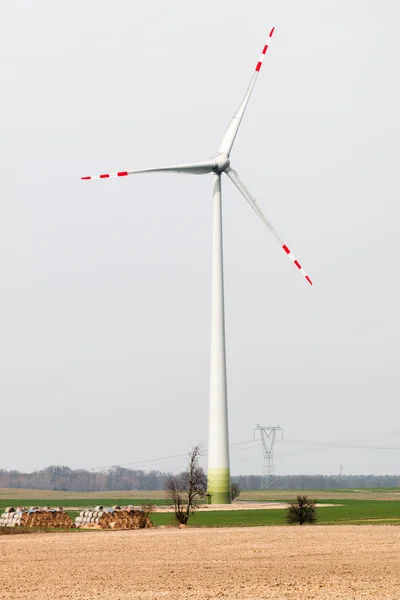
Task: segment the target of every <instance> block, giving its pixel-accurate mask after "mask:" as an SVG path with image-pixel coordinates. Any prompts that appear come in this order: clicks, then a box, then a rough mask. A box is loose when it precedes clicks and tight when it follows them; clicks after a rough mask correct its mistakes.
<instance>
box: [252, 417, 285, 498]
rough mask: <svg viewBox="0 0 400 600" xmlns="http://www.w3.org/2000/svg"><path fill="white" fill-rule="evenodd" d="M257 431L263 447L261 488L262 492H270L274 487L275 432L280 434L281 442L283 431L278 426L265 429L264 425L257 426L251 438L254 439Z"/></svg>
mask: <svg viewBox="0 0 400 600" xmlns="http://www.w3.org/2000/svg"><path fill="white" fill-rule="evenodd" d="M257 431H259V432H260V438H261V442H262V447H263V454H264V468H263V472H262V476H261V488H260V489H262V490H272V489H273V488H274V487H275V469H274V447H275V441H276V433H277V431H281V432H282V438H281V439H282V440H283V429H282V428H281V427H279V425H277V426H275V427H267V426H264V425H258V424H257V427H255V428H254V430H253V438H254V439H256V435H257Z"/></svg>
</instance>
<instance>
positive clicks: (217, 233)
mask: <svg viewBox="0 0 400 600" xmlns="http://www.w3.org/2000/svg"><path fill="white" fill-rule="evenodd" d="M274 30H275V27H273V28H272V29H271V31H270V33H269V36H268V41H267V44H265V46H264V48H263V50H262V53H261V56H260V59H259V61H258V62H257V65H256V68H255V71H254V73H253V77H252V78H251V81H250V84H249V87H248V88H247V91H246V93H245V95H244V98H243V100H242V102H241V103H240V105H239V107H238V109H237V111H236V112H235V114H234V115H233V117H232V119H231V120H230V122H229V124H228V127H227V128H226V131H225V133H224V135H223V137H222V140H221V144H220V147H219V150H218V153H217V154H216V155H215V156H214V157H213V158H209V159H208V160H205V161H202V162H195V163H188V164H183V165H170V166H166V167H152V168H148V169H141V170H135V171H118V172H117V173H104V174H102V175H95V176H89V177H82V179H108V178H110V177H126V176H127V175H137V174H140V173H187V174H190V175H206V174H207V173H213V176H214V188H213V194H214V208H213V258H212V261H213V262H212V313H211V358H210V408H209V440H208V491H209V493H210V495H211V502H212V504H230V502H231V485H230V484H231V480H230V467H229V437H228V403H227V383H226V354H225V316H224V280H223V252H222V205H221V176H222V174H223V173H225V174H226V175H227V176H228V177H229V179H230V180H231V181H232V182H233V183H234V185H235V186H236V187H237V188H238V190H239V192H240V193H241V194H242V195H243V196H244V198H245V199H246V200H247V202H248V203H249V204H250V206H251V208H252V209H253V210H254V211H255V212H256V213H257V215H258V216H259V218H260V219H261V221H262V222H263V223H264V225H265V226H266V227H267V229H269V231H270V232H271V233H272V235H273V236H274V238H275V239H276V240H277V241H278V242H279V244H280V245H281V247H282V249H283V250H284V251H285V253H286V254H287V255H288V256H289V258H290V259H291V260H292V261H293V262H294V264H295V265H296V267H297V268H298V269H299V271H300V272H301V273H302V274H303V275H304V277H305V278H306V280H307V281H308V283H309V284H310V285H312V282H311V279H310V278H309V276H308V275H307V273H306V272H305V271H304V269H303V268H302V266H301V265H300V263H299V262H298V261H297V260H296V259H295V257H294V256H293V254H292V253H291V251H290V250H289V248H288V246H286V244H285V243H284V242H283V240H282V239H281V238H280V237H279V235H278V234H277V232H276V231H275V229H274V227H273V226H272V225H271V223H270V222H269V221H268V220H267V219H266V217H265V216H264V214H263V212H262V211H261V208H260V207H259V206H258V204H257V202H256V199H255V198H254V196H253V195H252V194H251V193H250V192H249V190H248V189H247V187H246V186H245V184H244V183H243V181H242V180H241V179H240V178H239V175H238V174H237V172H236V171H234V170H233V169H232V167H231V163H230V155H231V150H232V146H233V144H234V141H235V138H236V134H237V132H238V129H239V126H240V123H241V121H242V118H243V115H244V113H245V110H246V108H247V105H248V102H249V100H250V96H251V93H252V91H253V88H254V85H255V83H256V80H257V77H258V74H259V72H260V69H261V66H262V64H263V60H264V58H265V55H266V53H267V50H268V47H269V45H270V42H271V38H272V36H273V33H274Z"/></svg>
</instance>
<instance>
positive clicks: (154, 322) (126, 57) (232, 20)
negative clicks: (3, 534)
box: [0, 0, 400, 474]
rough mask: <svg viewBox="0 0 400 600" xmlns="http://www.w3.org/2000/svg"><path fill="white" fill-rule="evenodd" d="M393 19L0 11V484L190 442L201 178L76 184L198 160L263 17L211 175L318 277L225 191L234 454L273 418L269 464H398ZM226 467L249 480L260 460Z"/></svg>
mask: <svg viewBox="0 0 400 600" xmlns="http://www.w3.org/2000/svg"><path fill="white" fill-rule="evenodd" d="M398 17H399V9H398V6H397V3H395V2H394V0H393V1H390V0H383V1H381V2H378V1H372V0H340V1H339V0H337V1H336V2H335V1H333V0H325V1H324V2H321V1H320V0H304V1H303V2H299V1H298V0H280V1H279V2H278V1H277V0H273V1H272V0H271V1H268V0H262V1H258V0H257V1H253V2H252V1H250V2H237V1H232V0H230V1H228V0H221V1H219V2H215V1H214V2H211V1H210V0H203V1H202V2H201V3H200V2H198V3H192V2H187V1H184V0H170V1H169V2H165V1H162V0H152V2H131V1H128V0H112V1H111V0H80V1H79V2H78V1H76V0H71V1H70V2H54V1H53V0H36V1H35V2H28V1H22V0H5V1H4V2H3V3H2V14H1V17H0V18H1V24H0V64H1V67H0V68H1V71H0V73H1V94H0V134H1V137H0V140H1V141H0V171H1V179H0V336H1V344H0V397H1V433H0V456H1V460H0V468H1V467H2V468H7V469H11V468H15V469H19V470H33V469H38V468H42V467H44V466H47V465H49V464H67V465H69V466H71V467H88V468H91V467H100V466H108V465H114V464H121V463H130V462H137V463H138V465H137V466H140V465H139V462H140V461H145V460H148V459H153V458H157V459H158V458H163V457H170V456H175V455H181V454H184V453H185V452H186V451H187V450H188V449H189V448H190V447H191V445H193V444H194V443H196V442H201V443H202V444H203V445H204V446H205V447H206V446H207V435H208V387H209V338H210V332H209V329H210V308H211V300H210V294H211V233H212V221H211V217H212V176H211V175H208V176H203V177H193V176H192V177H190V176H183V175H179V176H174V175H149V176H138V177H129V178H124V179H114V180H106V181H94V182H85V181H81V180H80V177H81V176H82V175H89V174H97V173H102V172H107V171H118V170H125V169H135V168H141V167H147V166H157V165H163V164H168V163H174V162H192V161H197V160H204V159H206V158H208V157H209V156H210V155H211V154H213V153H214V152H215V151H216V150H217V148H218V145H219V141H220V138H221V135H222V133H223V131H224V129H225V126H226V124H227V122H228V121H229V119H230V117H231V116H232V114H233V112H234V110H235V109H236V106H237V105H238V103H239V102H240V100H241V98H242V96H243V94H244V92H245V89H246V87H247V85H248V82H249V80H250V77H251V76H252V74H253V69H254V66H255V64H256V62H257V60H258V57H259V55H260V51H261V49H262V47H263V45H264V43H265V41H266V38H267V36H268V33H269V31H270V29H271V27H272V26H276V31H275V35H274V38H273V44H272V45H271V48H270V50H269V51H268V55H267V58H266V60H265V62H264V67H263V69H262V70H261V73H260V76H259V78H258V81H257V85H256V88H255V90H254V93H253V96H252V99H251V102H250V104H249V108H248V111H247V113H246V115H245V118H244V120H243V123H242V126H241V129H240V132H239V134H238V137H237V140H236V144H235V147H234V150H233V152H232V157H231V158H232V165H233V167H234V168H235V169H236V170H237V171H238V172H239V174H240V175H241V177H242V178H243V180H244V181H245V183H246V184H247V185H248V187H249V188H250V189H251V190H252V191H253V193H254V194H255V195H256V197H257V198H258V199H259V202H260V205H261V206H262V208H263V210H264V212H265V214H266V215H267V217H268V218H269V219H270V220H271V221H272V223H273V224H274V225H275V227H276V229H277V231H278V233H279V234H280V235H281V236H282V237H283V239H284V241H285V242H286V243H287V245H288V246H289V247H290V248H291V249H292V250H293V252H294V254H295V256H296V257H297V258H298V259H299V261H300V262H301V263H302V264H303V266H304V267H305V269H306V271H307V272H308V273H309V275H310V277H311V279H312V280H313V281H314V286H313V287H310V286H309V285H308V284H307V283H306V282H305V280H304V279H303V277H301V275H300V274H299V273H298V272H297V271H296V269H295V268H294V267H293V265H292V263H291V261H290V260H288V259H287V257H286V256H285V255H284V253H283V252H282V250H281V249H280V248H279V246H278V244H276V241H275V240H274V239H273V237H272V236H271V235H270V234H269V232H268V231H267V230H266V229H265V227H263V225H262V224H261V223H260V221H259V220H258V219H257V217H256V216H255V214H254V213H253V211H251V210H250V208H249V207H248V205H247V204H246V202H245V201H244V199H243V198H242V197H241V196H240V195H239V192H238V191H237V190H236V188H234V187H233V185H232V184H231V182H230V181H229V180H228V178H226V177H224V180H223V204H224V252H225V277H226V280H225V290H226V331H227V359H228V393H229V427H230V442H231V443H232V444H237V443H239V442H244V441H247V440H251V439H252V437H253V428H254V427H255V426H256V425H257V423H260V424H262V425H264V424H265V425H278V424H279V425H280V426H281V427H282V428H283V429H284V436H285V438H286V441H284V442H283V443H280V444H279V445H277V449H276V457H275V467H276V472H277V473H318V472H319V473H337V472H339V468H340V464H343V471H344V473H372V472H373V473H398V472H399V471H400V468H399V459H398V457H399V450H397V451H395V450H382V449H379V450H377V449H365V448H352V447H349V446H368V445H372V446H379V445H381V446H386V447H387V446H397V447H400V423H399V420H400V408H399V387H400V386H399V376H398V370H399V366H398V365H399V342H398V340H399V333H400V331H399V330H400V328H399V313H398V311H399V303H400V298H399V283H398V264H397V260H398V258H399V252H398V248H397V244H396V241H397V239H396V238H397V237H398V223H399V208H398V204H396V205H395V200H396V201H398V198H399V177H398V173H399V168H398V155H399V150H398V143H399V142H398V140H399V136H400V127H399V125H400V119H399V106H400V102H399V101H400V98H399V90H400V86H399V75H398V73H399V47H398V32H397V30H396V29H397V23H398ZM350 440H351V442H350ZM294 442H296V443H294ZM298 442H313V444H303V443H298ZM317 442H318V444H317ZM329 444H332V446H329ZM232 450H233V451H232V454H231V468H232V472H233V473H236V474H238V473H260V472H261V469H262V452H261V446H260V444H259V443H258V444H252V443H249V444H242V445H238V446H234V447H233V448H232ZM183 462H184V461H183V459H182V458H179V457H178V458H175V459H167V460H163V461H155V462H154V463H145V464H143V466H146V467H148V468H150V467H155V468H160V469H166V470H178V469H179V468H181V467H182V465H183Z"/></svg>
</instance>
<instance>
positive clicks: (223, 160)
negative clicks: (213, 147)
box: [213, 154, 231, 174]
mask: <svg viewBox="0 0 400 600" xmlns="http://www.w3.org/2000/svg"><path fill="white" fill-rule="evenodd" d="M214 161H215V167H214V169H213V171H214V173H218V174H219V173H223V172H224V171H226V169H227V168H228V167H229V166H230V164H231V161H230V160H229V156H228V154H217V156H215V157H214Z"/></svg>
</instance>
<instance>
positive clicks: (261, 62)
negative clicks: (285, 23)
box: [256, 27, 275, 71]
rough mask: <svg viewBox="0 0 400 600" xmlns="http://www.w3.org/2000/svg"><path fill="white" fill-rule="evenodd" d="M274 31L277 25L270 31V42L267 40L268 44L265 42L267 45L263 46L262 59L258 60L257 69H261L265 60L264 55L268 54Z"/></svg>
mask: <svg viewBox="0 0 400 600" xmlns="http://www.w3.org/2000/svg"><path fill="white" fill-rule="evenodd" d="M274 31H275V27H273V28H272V29H271V31H270V32H269V36H268V42H267V44H265V46H264V48H263V51H262V52H261V56H260V60H259V61H258V63H257V65H256V71H259V70H260V69H261V67H262V64H263V60H264V56H265V55H266V53H267V50H268V46H269V45H270V43H271V38H272V36H273V35H274Z"/></svg>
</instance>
